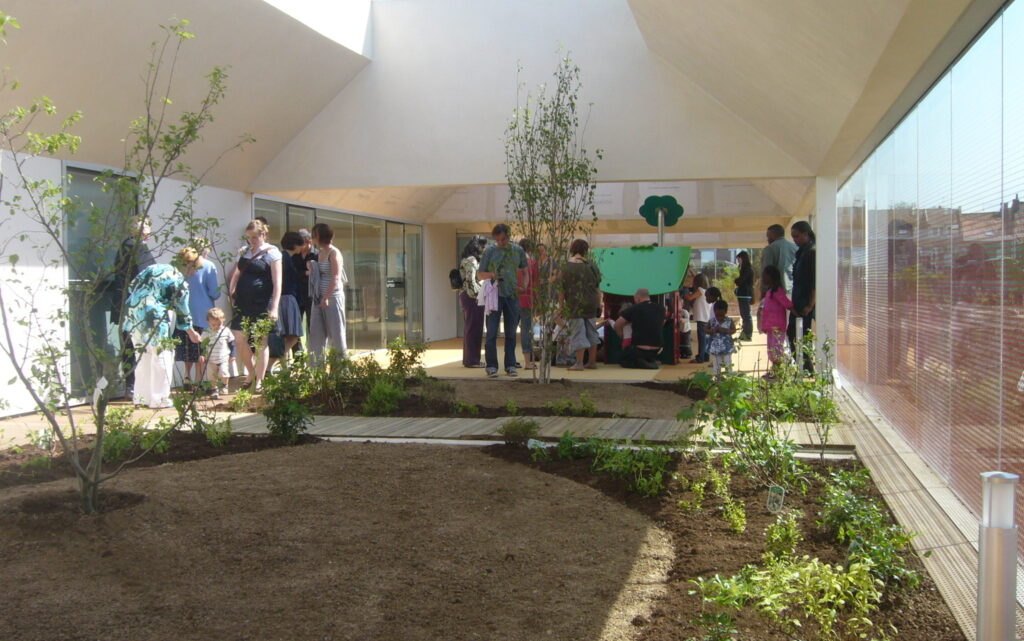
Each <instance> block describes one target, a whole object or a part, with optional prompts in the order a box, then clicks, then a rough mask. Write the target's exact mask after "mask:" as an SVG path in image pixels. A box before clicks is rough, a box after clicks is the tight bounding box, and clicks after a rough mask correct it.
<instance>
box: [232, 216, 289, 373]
mask: <svg viewBox="0 0 1024 641" xmlns="http://www.w3.org/2000/svg"><path fill="white" fill-rule="evenodd" d="M245 239H246V242H248V243H249V246H248V247H246V249H245V251H244V252H242V254H241V255H240V256H239V257H238V265H237V267H236V268H235V270H234V273H232V274H231V282H230V284H229V285H228V292H229V293H230V295H231V300H232V302H233V304H234V315H233V316H232V318H231V332H232V333H233V334H234V335H235V344H236V345H237V346H238V358H239V359H240V361H241V362H242V364H243V365H244V366H245V368H246V371H249V372H252V380H251V381H250V382H251V383H252V384H253V385H255V386H256V387H257V388H258V387H259V383H260V381H261V380H263V375H264V374H265V373H266V370H267V362H268V359H269V357H270V350H269V348H268V341H267V339H266V338H264V339H263V341H262V342H261V343H260V345H259V346H257V348H256V349H257V358H256V363H255V365H254V364H253V353H252V349H251V347H250V346H249V339H248V337H247V336H246V335H245V333H244V332H243V331H242V321H243V320H245V319H248V320H249V323H255V322H256V321H258V320H259V319H261V318H265V317H266V318H270V319H271V320H273V321H274V322H275V323H276V322H277V318H278V305H279V304H280V301H281V286H282V278H281V250H279V249H278V248H277V247H274V246H273V245H271V244H270V243H268V242H267V226H266V225H265V224H264V223H262V222H260V221H258V220H254V221H252V222H251V223H249V224H248V226H246V228H245Z"/></svg>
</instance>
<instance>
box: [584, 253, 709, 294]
mask: <svg viewBox="0 0 1024 641" xmlns="http://www.w3.org/2000/svg"><path fill="white" fill-rule="evenodd" d="M591 253H592V254H593V255H594V262H596V263H597V266H598V267H599V268H600V269H601V291H602V292H605V293H606V294H619V295H621V296H632V295H633V294H635V293H636V290H638V289H640V288H641V287H646V288H647V289H648V290H650V292H651V294H652V295H654V294H667V293H668V292H674V291H676V290H677V289H679V286H680V285H681V284H682V282H683V278H684V277H685V276H686V268H687V266H688V265H689V264H690V248H689V247H654V246H653V245H643V246H639V247H600V248H595V249H592V250H591Z"/></svg>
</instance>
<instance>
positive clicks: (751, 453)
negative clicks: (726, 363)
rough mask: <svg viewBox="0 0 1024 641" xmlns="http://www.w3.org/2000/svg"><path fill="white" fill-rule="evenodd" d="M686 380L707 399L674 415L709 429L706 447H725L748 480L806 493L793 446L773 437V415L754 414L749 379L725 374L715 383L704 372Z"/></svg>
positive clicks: (775, 431) (752, 384)
mask: <svg viewBox="0 0 1024 641" xmlns="http://www.w3.org/2000/svg"><path fill="white" fill-rule="evenodd" d="M692 381H693V383H692V384H694V385H700V386H702V387H703V388H704V389H706V390H707V391H708V394H707V398H706V399H705V400H703V401H698V402H697V403H695V404H694V405H693V407H692V408H690V409H687V410H683V411H682V412H680V413H679V415H678V418H679V419H680V420H693V421H694V423H695V425H698V426H700V428H703V427H704V426H710V427H711V428H712V430H711V433H710V434H709V436H708V442H709V444H710V445H711V446H712V447H724V446H729V447H731V448H732V455H733V462H734V464H735V465H736V466H737V467H738V468H739V469H740V470H742V471H743V472H744V473H745V474H747V475H748V476H749V477H751V478H752V479H754V480H756V481H758V482H760V483H762V484H764V485H765V486H767V487H771V486H773V485H780V486H782V487H784V488H790V487H797V488H798V489H800V490H801V491H806V489H807V468H806V466H805V465H803V464H802V463H801V462H800V461H798V460H797V458H796V450H797V445H796V443H795V442H794V441H793V440H792V439H790V438H788V437H786V438H783V437H780V436H779V435H778V423H777V421H776V419H775V417H774V416H772V415H771V414H769V413H766V412H763V411H760V409H759V407H760V406H759V399H758V398H757V396H756V392H757V390H758V382H757V381H756V380H755V379H753V378H751V377H749V376H745V375H743V374H739V373H736V372H727V373H725V374H723V375H722V376H720V377H719V379H718V381H717V383H716V382H715V380H714V379H713V378H712V377H711V376H710V375H708V374H706V373H698V374H696V375H694V377H693V379H692ZM723 437H724V438H723Z"/></svg>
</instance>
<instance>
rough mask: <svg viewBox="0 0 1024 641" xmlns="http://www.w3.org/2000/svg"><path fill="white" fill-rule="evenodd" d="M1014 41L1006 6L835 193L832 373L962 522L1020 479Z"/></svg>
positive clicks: (1022, 386)
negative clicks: (939, 487)
mask: <svg viewBox="0 0 1024 641" xmlns="http://www.w3.org/2000/svg"><path fill="white" fill-rule="evenodd" d="M1020 36H1024V2H1020V1H1018V2H1016V3H1014V4H1010V5H1008V6H1007V7H1006V8H1005V9H1004V12H1003V13H1002V14H1001V15H1000V16H999V17H998V18H997V19H996V20H995V21H994V22H993V23H992V24H991V25H990V26H989V27H988V28H987V29H986V30H985V32H984V33H983V34H981V35H980V36H979V38H978V39H977V40H976V41H975V42H974V44H973V45H972V46H971V47H970V48H969V49H968V50H967V51H966V52H965V53H964V55H963V56H962V57H961V58H960V60H958V61H957V62H956V63H955V64H954V65H953V66H952V67H951V68H950V70H949V71H948V72H947V73H946V75H945V76H944V77H943V78H942V79H940V81H939V82H937V83H936V84H935V86H934V87H933V88H932V89H931V91H930V92H929V93H928V94H927V95H926V96H925V97H924V98H923V99H922V100H921V102H920V103H919V104H918V105H917V106H916V107H915V108H914V110H913V111H912V112H911V113H910V114H909V115H908V116H907V117H906V118H905V119H904V120H903V122H902V123H901V124H900V125H899V126H898V127H897V128H896V129H895V130H894V131H893V132H892V133H891V134H890V135H889V137H888V138H887V139H886V140H885V141H884V142H883V143H882V144H881V145H880V146H879V147H878V148H877V149H876V150H875V151H874V152H873V154H872V155H871V156H870V157H869V158H868V160H867V161H865V163H864V165H862V166H861V167H860V169H858V171H857V172H856V173H855V174H854V175H853V176H852V177H851V178H850V180H849V181H847V183H846V184H845V185H844V186H843V188H842V189H841V190H840V193H839V239H840V255H839V259H840V275H839V284H840V292H839V315H840V318H839V323H840V325H839V345H838V356H839V365H840V367H841V369H842V370H843V372H844V374H845V375H846V376H847V377H849V378H850V379H852V380H853V381H855V382H856V383H857V384H858V385H859V386H860V387H861V388H862V389H864V390H866V391H867V393H868V394H869V395H870V396H871V397H872V399H873V400H874V401H875V402H876V403H877V404H878V406H879V408H880V409H881V410H882V412H883V413H884V414H885V416H886V418H888V419H889V420H890V421H891V422H892V423H893V424H894V425H895V426H896V427H897V428H898V429H899V431H900V432H901V433H902V435H903V436H904V437H905V438H906V439H907V440H908V441H909V442H910V443H911V445H912V446H913V447H914V448H915V449H916V450H917V451H918V452H919V453H920V454H921V455H922V456H924V457H925V459H926V460H927V461H928V462H929V464H930V465H931V466H932V467H933V468H934V469H935V471H936V472H937V473H939V474H941V475H942V476H943V477H945V479H946V480H947V481H948V482H949V483H950V485H951V487H952V488H953V489H954V490H955V491H956V492H957V493H958V494H959V495H960V497H961V498H962V499H963V500H964V502H965V503H966V504H967V505H968V506H970V507H971V508H972V509H973V510H974V511H975V512H976V513H979V512H980V508H981V505H980V500H981V482H980V479H979V476H978V475H979V473H981V472H984V471H988V470H996V469H1001V470H1005V471H1009V472H1014V473H1016V474H1022V473H1024V446H1022V443H1024V438H1022V437H1024V349H1021V348H1020V345H1019V341H1020V337H1021V336H1022V335H1024V212H1022V211H1021V204H1020V194H1022V193H1024V111H1022V110H1021V109H1020V108H1019V106H1020V105H1021V104H1022V100H1024V50H1022V48H1021V47H1020V46H1019V45H1017V44H1016V43H1017V41H1018V40H1019V37H1020ZM1017 516H1018V524H1019V525H1021V526H1024V493H1018V505H1017ZM1022 550H1024V548H1022Z"/></svg>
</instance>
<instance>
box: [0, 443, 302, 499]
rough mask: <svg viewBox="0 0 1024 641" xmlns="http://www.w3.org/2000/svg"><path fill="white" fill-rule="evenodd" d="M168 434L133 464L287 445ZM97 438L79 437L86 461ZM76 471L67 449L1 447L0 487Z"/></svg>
mask: <svg viewBox="0 0 1024 641" xmlns="http://www.w3.org/2000/svg"><path fill="white" fill-rule="evenodd" d="M167 438H168V440H169V447H168V449H167V451H166V452H164V453H158V452H150V453H149V454H147V455H146V456H144V457H142V458H141V459H139V460H138V461H136V462H134V463H132V464H131V465H130V467H132V468H135V467H152V466H154V465H163V464H165V463H181V462H184V461H194V460H197V459H204V458H212V457H215V456H223V455H225V454H239V453H242V452H259V451H261V450H265V449H270V448H275V447H283V446H285V445H287V444H286V443H285V442H284V441H282V440H281V439H279V438H277V437H276V436H271V435H261V436H243V435H239V434H235V435H232V436H231V438H230V439H229V440H228V442H227V443H225V444H224V445H221V446H219V447H214V446H212V445H210V443H209V442H208V441H207V439H206V437H205V436H204V435H202V434H195V433H192V432H171V433H170V434H169V435H168V437H167ZM94 440H95V437H94V436H92V435H89V436H86V437H85V438H82V439H79V443H81V447H80V448H79V451H80V452H81V453H82V464H83V465H85V464H86V463H87V462H88V461H89V457H90V456H91V453H92V443H93V442H94ZM319 440H320V439H319V438H317V437H315V436H308V435H307V436H302V437H300V440H299V443H314V442H317V441H319ZM58 447H59V446H58ZM119 465H121V462H120V461H104V462H103V470H104V472H113V471H114V470H116V469H117V467H118V466H119ZM74 475H75V472H74V469H73V468H72V467H71V464H70V463H69V462H68V460H67V458H66V457H65V456H64V455H63V453H61V454H56V455H54V456H53V457H52V458H50V455H49V453H48V452H47V451H46V450H44V449H42V448H39V447H36V446H34V445H24V446H21V447H19V448H11V449H7V450H3V451H0V488H5V487H13V486H16V485H31V484H34V483H45V482H47V481H54V480H57V479H63V478H67V477H69V476H74Z"/></svg>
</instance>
